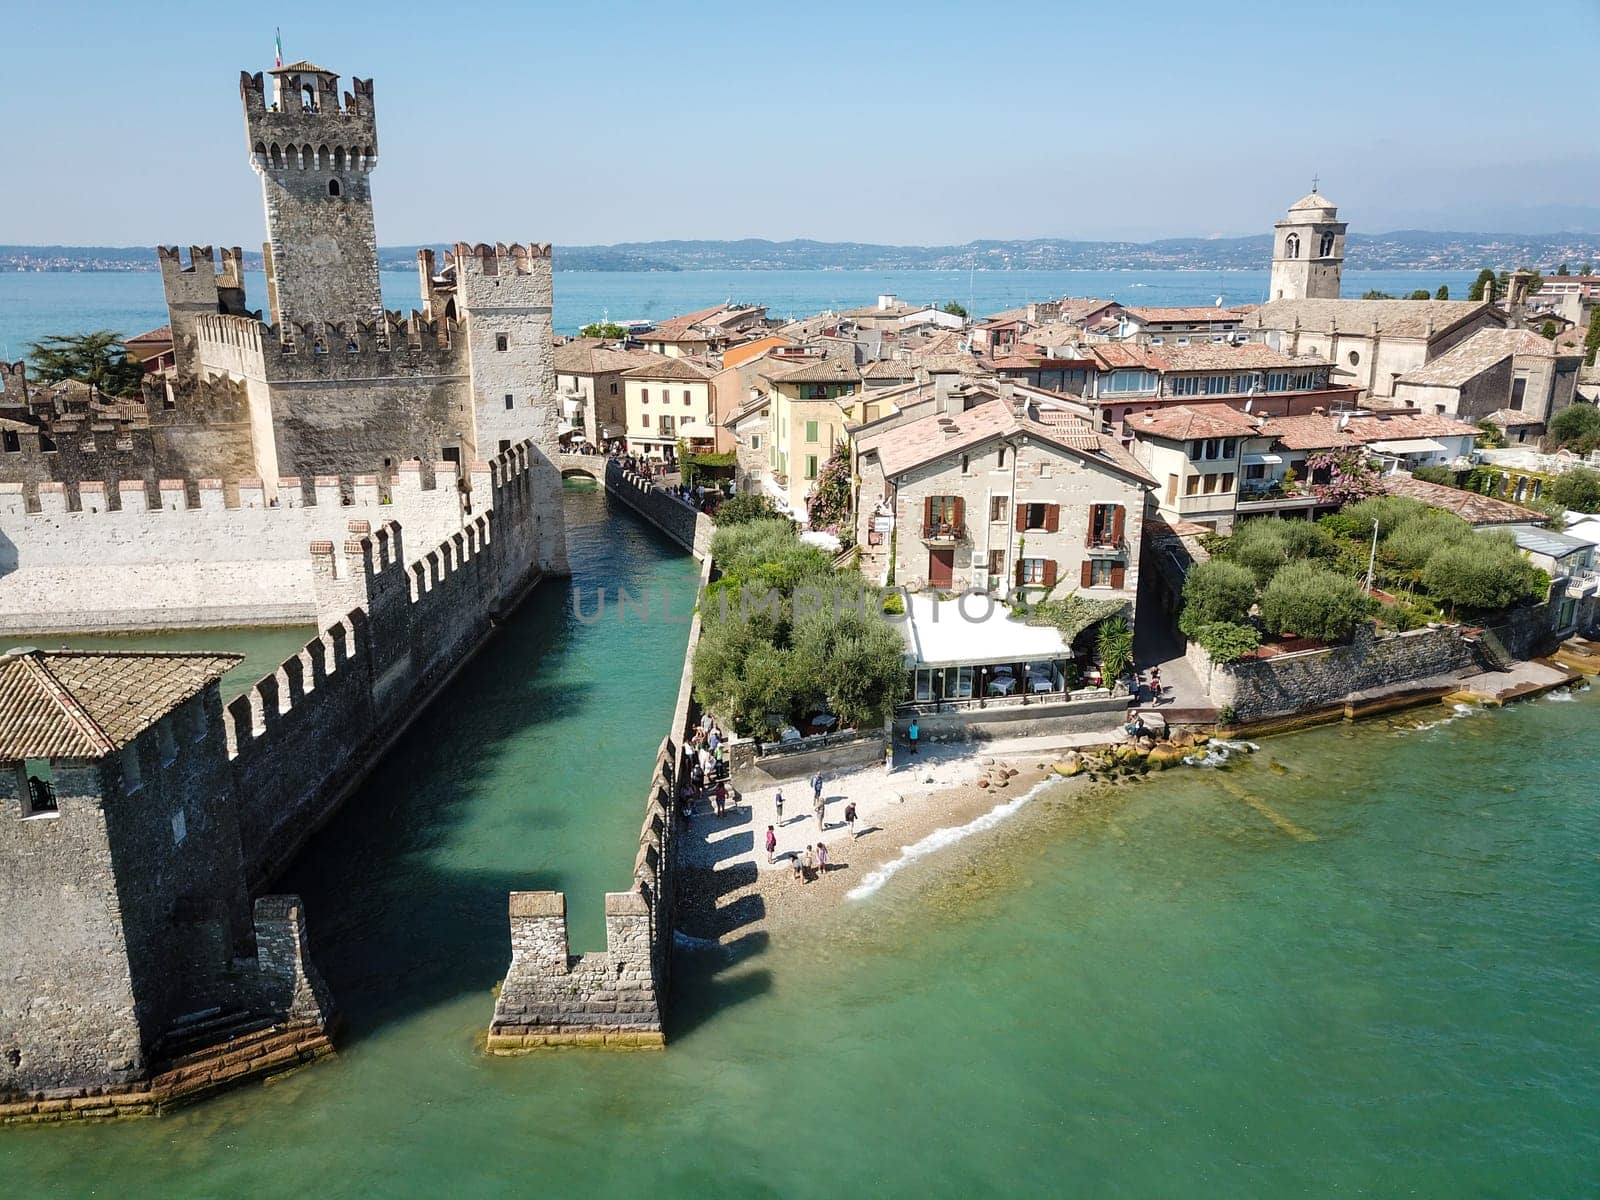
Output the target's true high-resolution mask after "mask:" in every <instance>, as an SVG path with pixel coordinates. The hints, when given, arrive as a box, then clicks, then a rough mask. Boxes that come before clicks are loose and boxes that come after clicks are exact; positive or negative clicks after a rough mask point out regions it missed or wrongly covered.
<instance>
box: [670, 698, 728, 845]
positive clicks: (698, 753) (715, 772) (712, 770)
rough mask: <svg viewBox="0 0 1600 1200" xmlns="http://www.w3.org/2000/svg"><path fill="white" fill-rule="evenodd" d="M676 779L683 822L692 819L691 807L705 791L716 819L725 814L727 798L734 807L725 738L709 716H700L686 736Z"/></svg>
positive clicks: (706, 714) (704, 795) (692, 808)
mask: <svg viewBox="0 0 1600 1200" xmlns="http://www.w3.org/2000/svg"><path fill="white" fill-rule="evenodd" d="M678 777H679V783H678V807H679V811H680V812H681V813H682V815H683V819H684V820H685V821H689V820H692V819H693V818H694V810H695V805H696V804H697V803H698V802H699V801H700V800H703V799H705V798H706V795H707V793H708V792H709V794H710V798H711V811H712V812H714V813H715V814H716V815H717V816H719V817H723V816H726V815H727V813H728V804H729V800H730V797H731V799H732V801H733V804H734V805H735V806H737V805H738V802H739V801H738V796H737V795H736V794H733V793H731V791H730V789H729V787H728V738H727V735H726V734H724V733H723V732H722V729H721V728H720V727H719V726H718V725H717V723H716V722H715V721H714V720H712V718H711V714H710V713H704V714H702V716H701V717H700V720H699V722H698V723H696V725H695V727H694V730H693V731H692V732H691V733H690V734H689V741H688V743H687V744H686V745H685V746H684V748H683V759H682V762H681V763H680V766H679V771H678Z"/></svg>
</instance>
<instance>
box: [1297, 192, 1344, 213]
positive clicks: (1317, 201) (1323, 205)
mask: <svg viewBox="0 0 1600 1200" xmlns="http://www.w3.org/2000/svg"><path fill="white" fill-rule="evenodd" d="M1337 207H1338V206H1337V205H1336V204H1334V202H1333V201H1332V200H1329V199H1328V198H1327V197H1326V196H1324V195H1322V194H1321V193H1320V192H1309V193H1307V194H1306V195H1304V196H1301V197H1300V199H1298V200H1296V201H1295V202H1294V203H1293V204H1291V205H1290V206H1289V211H1290V212H1315V211H1316V210H1318V209H1337Z"/></svg>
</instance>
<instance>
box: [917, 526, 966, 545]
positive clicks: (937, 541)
mask: <svg viewBox="0 0 1600 1200" xmlns="http://www.w3.org/2000/svg"><path fill="white" fill-rule="evenodd" d="M966 537H967V527H966V525H965V524H964V523H962V522H960V521H929V522H928V523H927V524H925V525H924V526H923V527H922V540H923V542H925V543H926V544H927V545H929V546H954V545H955V544H956V543H957V542H962V541H965V540H966Z"/></svg>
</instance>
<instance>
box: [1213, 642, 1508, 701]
mask: <svg viewBox="0 0 1600 1200" xmlns="http://www.w3.org/2000/svg"><path fill="white" fill-rule="evenodd" d="M1187 658H1188V661H1189V665H1190V666H1191V667H1193V668H1194V673H1195V676H1196V678H1198V679H1199V680H1200V683H1201V685H1202V686H1203V687H1205V688H1206V691H1207V694H1208V695H1209V696H1210V697H1211V700H1212V702H1213V703H1214V704H1216V705H1217V706H1218V707H1219V708H1232V709H1233V719H1234V721H1235V722H1237V723H1240V724H1248V723H1251V722H1255V721H1263V720H1267V719H1269V718H1272V717H1279V716H1284V715H1286V714H1290V713H1294V712H1298V711H1301V710H1309V709H1322V708H1329V707H1331V706H1334V705H1338V704H1342V703H1344V701H1345V700H1346V699H1347V698H1348V697H1349V696H1350V695H1351V694H1352V693H1354V692H1362V691H1367V690H1369V689H1373V688H1381V687H1390V686H1393V685H1396V684H1402V683H1410V682H1414V681H1417V680H1423V679H1430V678H1433V677H1436V676H1441V675H1457V674H1463V673H1467V672H1471V671H1475V670H1478V669H1480V663H1479V660H1478V657H1477V655H1476V653H1475V652H1474V650H1473V648H1472V646H1471V645H1470V644H1469V643H1468V642H1467V641H1466V640H1465V639H1464V637H1463V635H1462V630H1461V627H1460V626H1455V625H1448V626H1443V627H1441V628H1437V629H1415V630H1412V631H1411V632H1409V633H1381V632H1379V631H1378V630H1376V629H1374V628H1373V627H1371V626H1365V627H1363V628H1361V629H1359V630H1357V631H1356V634H1355V637H1354V638H1353V639H1352V640H1351V642H1350V644H1349V645H1345V646H1328V647H1324V648H1322V649H1318V650H1303V651H1299V652H1296V653H1292V654H1281V655H1275V656H1273V657H1271V658H1263V659H1245V660H1242V661H1240V662H1237V663H1231V664H1228V665H1227V666H1213V664H1212V663H1211V660H1210V657H1209V656H1208V655H1207V654H1206V652H1205V651H1204V650H1203V649H1201V648H1200V646H1199V645H1198V644H1197V643H1194V642H1190V643H1189V648H1188V651H1187Z"/></svg>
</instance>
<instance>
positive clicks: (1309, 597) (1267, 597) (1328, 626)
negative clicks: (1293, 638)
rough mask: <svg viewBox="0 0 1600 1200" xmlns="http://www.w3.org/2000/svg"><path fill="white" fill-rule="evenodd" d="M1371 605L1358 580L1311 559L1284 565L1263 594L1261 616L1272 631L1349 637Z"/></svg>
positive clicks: (1325, 638)
mask: <svg viewBox="0 0 1600 1200" xmlns="http://www.w3.org/2000/svg"><path fill="white" fill-rule="evenodd" d="M1372 607H1373V604H1372V600H1371V598H1370V597H1369V596H1368V595H1367V594H1366V593H1365V592H1364V591H1362V590H1361V585H1360V584H1358V583H1357V582H1356V581H1355V580H1353V579H1350V578H1348V577H1347V576H1344V575H1340V574H1338V573H1337V572H1334V571H1330V570H1328V569H1327V568H1326V567H1319V566H1317V565H1316V564H1315V563H1310V562H1293V563H1289V564H1288V565H1286V566H1284V567H1283V568H1281V569H1280V570H1279V571H1278V573H1277V574H1276V575H1274V576H1273V577H1272V582H1271V583H1269V584H1267V587H1266V590H1265V591H1264V592H1263V593H1262V594H1261V618H1262V620H1263V621H1265V622H1266V626H1267V628H1268V629H1269V630H1271V631H1272V632H1273V633H1276V634H1283V633H1297V634H1299V635H1300V636H1301V637H1308V638H1316V639H1317V640H1319V641H1324V642H1337V641H1342V640H1344V639H1345V638H1347V637H1349V636H1350V634H1351V633H1352V632H1353V631H1354V630H1355V627H1356V626H1357V625H1359V624H1360V623H1361V622H1362V621H1364V620H1366V618H1367V616H1368V615H1369V614H1370V613H1371V611H1372Z"/></svg>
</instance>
